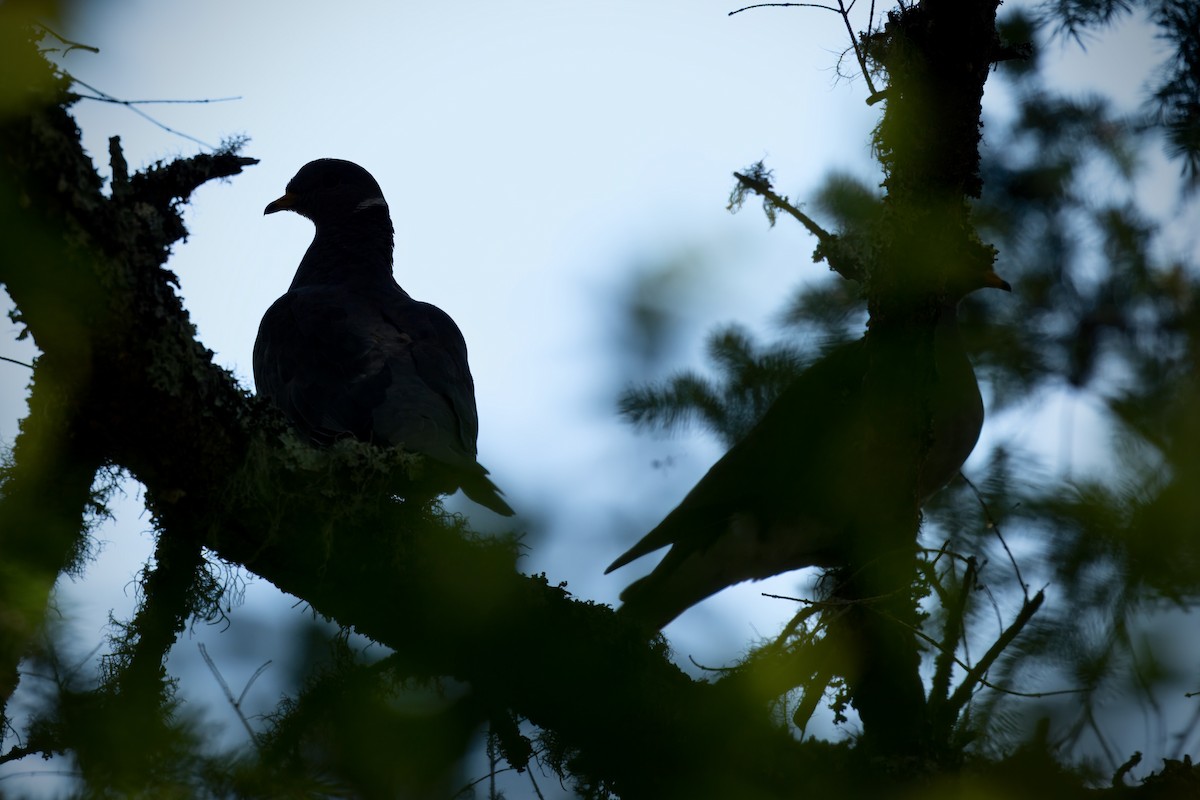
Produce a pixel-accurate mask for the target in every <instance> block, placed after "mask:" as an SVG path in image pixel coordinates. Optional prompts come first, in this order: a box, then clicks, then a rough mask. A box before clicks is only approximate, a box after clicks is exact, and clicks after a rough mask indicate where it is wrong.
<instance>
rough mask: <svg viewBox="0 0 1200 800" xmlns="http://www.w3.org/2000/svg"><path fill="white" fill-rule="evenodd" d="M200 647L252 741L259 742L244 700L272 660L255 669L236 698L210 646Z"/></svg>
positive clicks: (205, 661)
mask: <svg viewBox="0 0 1200 800" xmlns="http://www.w3.org/2000/svg"><path fill="white" fill-rule="evenodd" d="M199 648H200V657H201V658H203V659H204V663H205V664H207V665H208V670H209V672H211V673H212V674H213V677H214V678H216V679H217V683H218V684H220V686H221V691H222V692H224V693H225V699H226V700H228V701H229V705H230V706H232V707H233V711H234V713H235V714H237V716H238V719H240V720H241V721H242V727H244V728H245V729H246V733H247V734H248V735H249V736H250V741H251V742H253V743H254V744H258V737H257V736H256V735H255V734H254V729H253V728H251V727H250V720H248V719H246V715H245V714H243V713H242V700H244V699H245V697H246V692H248V691H250V686H251V685H253V683H254V682H255V681H256V680H258V677H259V676H260V675H262V674H263V672H264V671H265V670H266V668H267V667H269V666H270V665H271V662H270V661H268V662H266V663H265V664H263V665H262V666H261V667H259V668H258V669H256V670H255V671H254V674H253V675H251V676H250V680H249V681H247V682H246V688H245V689H242V693H241V694H240V695H238V698H237V699H236V700H235V699H234V698H233V691H232V690H230V688H229V684H228V683H226V682H225V677H224V676H223V675H221V671H220V670H219V669H217V665H216V663H215V662H214V661H213V660H212V657H211V656H210V655H209V654H208V648H206V647H205V646H204V645H203V643H202V644H200V645H199Z"/></svg>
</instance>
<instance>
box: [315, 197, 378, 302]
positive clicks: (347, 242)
mask: <svg viewBox="0 0 1200 800" xmlns="http://www.w3.org/2000/svg"><path fill="white" fill-rule="evenodd" d="M394 239H395V237H394V234H393V230H392V221H391V219H390V218H389V217H388V216H387V212H386V210H384V211H383V213H378V212H376V211H374V210H372V211H369V212H362V213H360V214H357V215H356V216H355V217H351V218H350V219H348V220H346V219H343V220H338V221H336V222H333V223H325V224H317V232H316V235H315V236H314V237H313V241H312V244H310V245H309V246H308V252H306V253H305V254H304V259H303V260H302V261H301V262H300V267H299V268H298V269H297V270H296V277H295V279H294V280H293V281H292V288H296V287H298V286H305V285H313V284H325V283H343V282H345V281H347V280H350V279H353V278H359V279H362V278H365V279H368V280H370V279H376V278H384V279H391V277H392V251H393V249H394V246H395V241H394Z"/></svg>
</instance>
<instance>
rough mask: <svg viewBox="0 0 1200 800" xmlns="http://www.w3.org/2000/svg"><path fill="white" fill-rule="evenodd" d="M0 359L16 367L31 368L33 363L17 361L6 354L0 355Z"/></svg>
mask: <svg viewBox="0 0 1200 800" xmlns="http://www.w3.org/2000/svg"><path fill="white" fill-rule="evenodd" d="M0 361H7V362H8V363H10V364H16V365H17V366H18V367H25V368H27V369H33V364H26V363H25V362H24V361H18V360H17V359H15V358H9V357H8V356H0Z"/></svg>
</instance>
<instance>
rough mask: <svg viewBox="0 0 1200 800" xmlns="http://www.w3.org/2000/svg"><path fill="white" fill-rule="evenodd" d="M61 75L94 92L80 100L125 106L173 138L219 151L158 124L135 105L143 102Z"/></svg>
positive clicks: (223, 99)
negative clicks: (172, 135) (93, 94)
mask: <svg viewBox="0 0 1200 800" xmlns="http://www.w3.org/2000/svg"><path fill="white" fill-rule="evenodd" d="M63 74H64V75H66V77H68V78H70V79H71V81H72V82H74V83H77V84H79V85H80V86H82V87H83V88H85V89H87V90H88V91H90V92H94V93H95V95H96V96H95V97H92V96H89V95H85V94H81V95H78V96H79V97H81V98H84V99H87V100H99V101H101V102H104V103H116V104H117V105H123V106H125V107H126V108H128V109H129V110H130V111H132V112H133V113H135V114H137V115H138V116H139V117H141V118H143V119H145V120H146V121H148V122H150V123H151V124H153V125H156V126H158V127H159V128H162V129H163V130H164V131H166V132H167V133H171V134H174V135H175V136H179V137H181V138H183V139H187V140H188V141H190V142H195V143H196V144H198V145H200V146H201V147H207V148H208V149H209V150H217V149H219V148H217V147H215V146H213V145H211V144H209V143H208V142H206V141H204V140H203V139H197V138H196V137H195V136H192V135H190V134H187V133H184V132H183V131H177V130H175V129H174V128H172V127H171V126H169V125H167V124H165V123H163V122H159V121H158V120H157V119H155V118H154V117H152V116H150V115H149V114H147V113H146V112H145V111H142V110H141V109H140V108H138V107H137V106H136V105H135V103H139V102H143V101H139V100H121V99H119V98H117V97H113V96H112V95H111V94H109V93H108V92H105V91H101V90H100V89H97V88H96V87H95V86H92V85H90V84H87V83H84V82H83V81H81V80H79V79H78V78H76V77H75V76H74V75H71V74H70V73H63ZM228 99H235V98H218V99H217V100H212V101H207V100H180V101H178V102H181V103H203V102H224V101H225V100H228Z"/></svg>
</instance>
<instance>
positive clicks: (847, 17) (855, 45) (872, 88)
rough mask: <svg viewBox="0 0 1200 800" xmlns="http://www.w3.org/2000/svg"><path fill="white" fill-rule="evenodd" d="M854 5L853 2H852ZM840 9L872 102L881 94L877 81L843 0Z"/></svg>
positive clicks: (869, 99)
mask: <svg viewBox="0 0 1200 800" xmlns="http://www.w3.org/2000/svg"><path fill="white" fill-rule="evenodd" d="M851 7H853V3H851ZM838 9H840V11H841V16H842V22H844V23H846V33H848V34H850V46H851V47H853V48H854V57H855V58H857V59H858V66H859V69H861V70H862V76H863V78H864V79H865V80H866V82H867V89H869V90H870V92H871V94H870V96H869V97H868V98H867V104H868V105H870V104H871V98H872V97H874V96H875V95H877V94H879V92H877V91H876V90H875V83H874V82H873V81H872V80H871V73H870V72H868V71H867V58H866V56H865V55H863V52H862V50H860V49H859V47H858V37H857V36H855V35H854V28H853V26H851V25H850V10H849V9H847V8H846V6H845V5H843V3H842V0H838Z"/></svg>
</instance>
